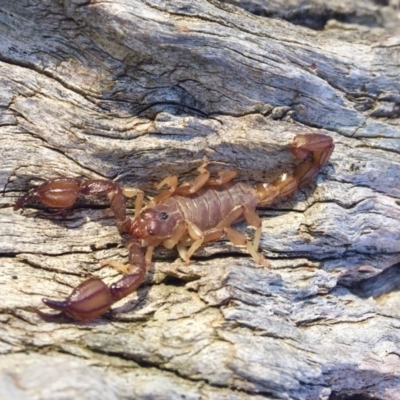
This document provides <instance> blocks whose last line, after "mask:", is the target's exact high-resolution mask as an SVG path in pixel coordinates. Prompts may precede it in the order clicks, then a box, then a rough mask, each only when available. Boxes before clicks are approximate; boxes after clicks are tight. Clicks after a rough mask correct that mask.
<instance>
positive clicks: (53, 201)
mask: <svg viewBox="0 0 400 400" xmlns="http://www.w3.org/2000/svg"><path fill="white" fill-rule="evenodd" d="M333 149H334V143H333V140H332V138H331V137H329V136H326V135H323V134H308V135H303V134H298V135H296V136H295V138H294V140H293V142H292V144H291V145H290V150H291V152H292V154H293V155H294V156H295V157H296V158H297V159H299V160H301V162H300V163H299V164H298V165H297V167H296V168H295V170H294V172H293V173H291V174H290V173H284V174H282V175H280V176H279V177H278V178H277V179H275V180H274V181H273V182H271V183H259V184H256V185H255V186H251V185H249V184H247V183H244V182H236V181H234V178H235V177H236V175H237V172H236V171H232V170H230V171H221V172H219V173H218V174H217V176H216V177H213V178H211V177H210V172H209V171H208V170H207V168H206V167H207V163H204V164H202V165H201V166H200V167H199V168H198V169H197V170H198V172H199V174H198V176H197V177H196V178H195V179H193V180H191V181H188V182H185V183H183V184H181V185H179V184H178V178H177V176H168V177H167V178H165V179H164V180H163V181H162V182H160V183H159V184H158V186H157V189H159V190H160V189H162V188H165V189H163V190H162V191H160V193H159V194H158V195H157V196H156V197H154V198H153V199H152V200H151V201H150V202H149V203H148V204H147V205H146V206H143V200H144V193H143V191H141V190H139V189H138V188H134V187H123V186H119V185H118V184H116V183H115V182H112V181H109V180H106V179H85V178H81V177H80V178H68V177H59V178H55V179H51V180H48V181H46V182H44V183H43V184H41V185H40V186H38V187H37V188H35V189H32V190H30V191H29V192H27V193H26V194H25V195H23V196H22V197H20V198H19V199H18V201H17V202H16V203H15V205H14V210H15V211H17V210H19V209H21V208H23V207H24V206H25V205H26V204H27V203H29V202H40V203H42V204H43V205H44V206H45V207H48V208H51V209H56V210H65V209H68V208H69V207H71V206H72V205H73V204H74V203H75V201H76V200H77V197H78V195H84V196H87V195H96V196H107V197H108V198H109V201H110V209H111V210H112V212H113V213H114V215H115V218H116V220H117V227H118V229H119V231H120V232H121V233H126V234H128V239H127V240H126V242H125V246H126V247H127V249H128V260H129V263H128V264H127V265H124V264H122V263H119V262H116V261H112V260H107V261H103V262H102V263H101V264H102V265H110V266H112V267H114V268H117V269H119V270H121V271H122V272H124V275H123V276H122V278H121V279H120V280H118V281H117V282H115V283H112V284H111V285H110V286H107V285H106V284H105V283H104V282H103V281H102V280H101V279H100V278H97V277H90V278H88V279H87V280H85V281H84V282H82V283H81V284H80V285H78V286H77V287H76V288H74V289H73V291H72V293H71V294H70V295H69V296H68V297H67V298H66V299H65V300H63V301H55V300H51V299H46V298H45V299H42V301H43V303H44V304H45V305H46V306H48V307H49V308H51V309H53V310H57V311H59V314H56V315H57V316H60V315H61V316H65V317H67V318H69V319H72V320H76V321H87V320H91V319H93V318H96V317H99V316H101V315H103V314H105V313H106V312H108V311H109V310H110V308H111V306H112V305H113V304H114V303H115V302H117V301H119V300H121V299H122V298H124V297H126V296H128V295H129V294H131V293H133V292H134V291H136V289H137V288H138V287H139V285H140V284H141V283H142V282H143V280H144V278H145V275H146V272H147V270H148V269H149V267H150V265H151V260H152V255H153V250H154V248H155V247H157V246H160V245H162V246H164V247H165V248H167V249H172V248H173V247H175V246H176V247H177V250H178V253H179V255H180V257H181V258H182V259H183V260H184V261H185V262H186V263H187V264H188V263H189V260H190V258H191V257H192V255H193V254H194V253H195V252H196V250H197V249H198V248H199V247H200V246H201V245H202V244H204V243H208V242H212V241H215V240H217V239H219V238H221V237H226V238H227V239H228V240H230V241H231V242H232V243H233V244H234V245H236V246H246V248H247V251H248V253H249V254H250V255H251V257H252V258H253V259H254V261H255V262H256V263H258V264H261V265H265V266H267V267H270V265H269V263H268V261H267V260H266V259H265V258H264V257H263V256H262V254H261V253H259V252H258V246H259V241H260V236H261V219H260V217H259V216H258V215H257V213H256V207H258V206H266V205H269V204H271V203H272V202H273V201H274V200H276V199H278V198H282V197H285V196H288V195H290V194H292V193H293V192H294V191H295V190H296V189H297V188H298V187H299V186H300V185H304V184H306V183H308V182H309V181H310V180H311V179H312V178H313V177H314V176H315V175H317V173H318V172H319V170H320V169H321V167H323V166H324V165H325V164H326V163H327V162H328V160H329V158H330V156H331V154H332V151H333ZM133 197H136V198H135V203H134V206H135V214H134V217H133V218H131V217H129V216H128V214H127V200H128V198H133ZM241 219H245V220H246V221H247V223H248V224H249V225H251V226H252V227H254V228H255V234H254V239H253V241H249V240H248V239H247V237H246V236H245V235H244V234H243V233H241V232H239V231H237V230H235V229H233V228H232V227H231V225H232V224H234V223H235V222H237V221H239V220H241ZM144 249H146V251H144ZM38 312H39V311H38ZM39 314H40V315H42V316H43V317H44V316H54V314H47V313H43V312H41V311H40V312H39Z"/></svg>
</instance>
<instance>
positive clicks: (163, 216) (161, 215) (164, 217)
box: [158, 211, 168, 220]
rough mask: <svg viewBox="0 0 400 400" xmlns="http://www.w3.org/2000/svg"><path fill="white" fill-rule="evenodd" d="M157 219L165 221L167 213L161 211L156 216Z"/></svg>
mask: <svg viewBox="0 0 400 400" xmlns="http://www.w3.org/2000/svg"><path fill="white" fill-rule="evenodd" d="M158 219H162V220H166V219H168V213H166V212H165V211H161V212H160V214H158Z"/></svg>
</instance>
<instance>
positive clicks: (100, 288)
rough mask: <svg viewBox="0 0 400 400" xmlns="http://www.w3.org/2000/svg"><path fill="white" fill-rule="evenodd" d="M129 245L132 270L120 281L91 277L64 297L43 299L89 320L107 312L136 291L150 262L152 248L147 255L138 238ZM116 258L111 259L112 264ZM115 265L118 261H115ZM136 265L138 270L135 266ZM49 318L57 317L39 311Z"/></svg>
mask: <svg viewBox="0 0 400 400" xmlns="http://www.w3.org/2000/svg"><path fill="white" fill-rule="evenodd" d="M126 246H127V247H128V249H129V264H130V268H129V270H130V271H129V272H130V273H128V274H126V275H124V276H123V277H122V278H121V279H120V280H119V281H117V282H115V283H113V284H111V285H110V286H107V285H106V284H105V283H104V282H103V281H102V280H101V279H100V278H94V277H92V278H89V279H87V280H86V281H84V282H82V283H81V284H80V285H79V286H77V287H76V288H75V289H74V290H73V291H72V293H71V294H70V295H69V296H68V298H67V299H66V300H64V301H55V300H50V299H43V303H44V304H46V305H47V306H48V307H50V308H52V309H54V310H57V311H61V315H65V316H67V317H69V318H71V319H73V320H77V321H87V320H90V319H93V318H96V317H99V316H100V315H102V314H104V313H105V312H107V311H108V310H109V309H110V307H111V305H112V304H114V303H115V302H117V301H119V300H121V299H122V298H124V297H126V296H128V295H129V294H130V293H132V292H134V291H135V290H136V289H137V288H138V287H139V285H140V284H141V283H142V282H143V279H144V277H145V274H146V270H147V265H149V264H150V262H151V260H149V258H151V250H152V249H151V250H148V253H149V254H146V256H145V255H144V254H143V251H142V249H141V247H140V245H139V243H138V242H137V241H135V240H134V239H131V240H130V241H128V242H127V244H126ZM111 263H112V262H110V264H111ZM114 266H115V265H114ZM134 267H136V269H135V271H134V272H132V270H133V269H134ZM39 314H40V315H41V316H43V317H45V318H48V317H53V316H52V315H49V314H47V313H43V312H41V311H40V312H39Z"/></svg>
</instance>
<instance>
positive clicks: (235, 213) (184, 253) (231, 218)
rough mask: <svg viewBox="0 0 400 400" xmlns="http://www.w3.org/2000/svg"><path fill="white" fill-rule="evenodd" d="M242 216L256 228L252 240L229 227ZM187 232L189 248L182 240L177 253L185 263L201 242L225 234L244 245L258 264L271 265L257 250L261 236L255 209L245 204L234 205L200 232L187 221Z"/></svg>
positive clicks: (258, 218) (259, 222)
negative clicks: (215, 222) (217, 221)
mask: <svg viewBox="0 0 400 400" xmlns="http://www.w3.org/2000/svg"><path fill="white" fill-rule="evenodd" d="M242 216H243V217H244V218H245V219H246V221H247V222H248V223H249V224H250V225H251V226H253V227H255V228H256V232H255V235H254V241H253V242H250V241H249V240H248V239H247V238H246V236H245V235H243V233H240V232H238V231H236V230H235V229H233V228H231V227H230V226H231V225H232V224H233V223H234V222H235V221H237V220H238V219H240V218H241V217H242ZM188 234H189V239H191V240H194V242H192V243H191V244H190V247H189V249H188V248H187V245H185V244H186V243H184V242H183V241H182V242H181V243H178V251H179V255H180V256H181V257H182V259H183V260H185V262H186V263H187V264H188V263H189V260H190V258H191V257H192V255H193V254H194V253H195V251H196V250H197V249H198V248H199V247H200V246H201V245H202V244H203V243H207V242H212V241H214V240H217V239H219V238H221V237H223V236H226V237H227V238H228V239H229V240H230V241H231V242H232V243H233V244H234V245H236V246H246V247H247V251H248V252H249V254H250V255H251V256H252V257H253V259H254V260H255V261H256V262H257V263H258V264H261V265H264V266H267V267H270V266H271V265H270V263H269V262H268V261H266V260H265V259H264V257H263V255H262V254H260V253H258V251H257V249H258V245H259V242H260V236H261V219H260V217H259V216H258V215H257V213H256V212H255V210H253V209H252V208H250V207H248V206H247V205H245V204H240V205H238V206H237V207H235V208H234V209H233V210H232V211H231V212H230V213H229V214H228V215H227V216H226V217H225V218H224V219H223V220H222V221H221V222H220V223H219V224H218V225H217V226H216V227H215V228H212V229H209V230H207V231H204V232H201V230H200V229H199V228H198V227H197V226H196V225H194V224H192V223H188Z"/></svg>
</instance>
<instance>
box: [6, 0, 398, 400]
mask: <svg viewBox="0 0 400 400" xmlns="http://www.w3.org/2000/svg"><path fill="white" fill-rule="evenodd" d="M235 3H236V4H238V5H241V6H243V7H245V8H247V9H248V10H249V11H252V12H255V13H258V14H261V16H257V15H253V14H251V13H249V12H247V11H245V10H243V9H240V8H238V7H235V6H232V5H228V4H225V3H224V2H218V1H216V0H208V1H206V0H199V1H196V2H191V1H188V0H181V1H171V2H169V1H160V0H148V1H140V0H129V1H128V0H115V1H113V2H101V1H87V0H86V1H85V0H64V1H62V0H56V1H45V0H43V1H40V2H34V1H31V0H21V1H7V0H0V28H1V40H0V110H1V111H0V139H1V146H0V152H1V153H0V154H1V161H2V162H1V169H0V185H1V187H2V188H3V196H2V197H0V201H1V203H0V204H1V208H0V252H1V270H0V271H1V272H0V280H1V284H2V291H1V294H0V296H1V302H0V304H1V305H0V318H1V325H0V329H1V341H0V352H1V356H0V398H6V399H10V398H13V399H52V400H54V399H66V398H68V399H69V398H79V399H97V398H99V399H100V398H101V399H117V398H118V399H120V398H121V399H149V398H151V399H153V398H162V399H177V398H182V399H183V398H185V399H200V398H201V399H248V398H252V399H273V398H279V399H311V400H313V399H324V400H328V399H329V400H334V399H350V398H355V397H351V396H352V395H359V396H360V397H357V398H358V399H372V398H373V399H381V400H382V399H390V400H394V399H400V395H399V393H400V390H399V387H400V375H399V372H398V371H399V370H400V360H399V350H398V348H397V344H398V342H399V341H400V333H399V327H400V323H399V316H400V311H399V309H400V308H399V305H400V300H399V294H398V292H397V290H398V287H399V285H398V282H399V277H400V271H399V269H400V264H399V262H400V229H399V224H400V184H399V177H400V127H399V121H400V79H399V78H400V39H399V36H396V35H397V32H398V28H397V25H396V23H395V21H396V18H398V14H396V13H398V12H399V4H398V3H397V4H396V2H391V3H389V2H373V1H364V2H362V5H361V3H360V6H359V7H358V8H357V4H358V3H359V2H354V1H353V2H350V1H343V2H332V3H331V4H330V5H329V6H328V5H326V4H324V3H322V2H320V1H314V2H309V3H307V4H308V6H307V7H306V6H305V5H304V2H295V1H291V2H285V5H281V4H280V3H278V2H274V3H269V6H268V7H270V8H271V7H277V4H280V7H277V8H276V9H277V10H279V12H275V13H274V12H272V11H271V9H269V11H270V12H260V11H259V10H260V9H262V10H265V9H267V8H268V7H267V5H266V4H264V3H262V2H258V3H257V2H246V3H245V2H235ZM300 3H301V4H300ZM260 7H261V8H260ZM396 7H397V8H396ZM254 10H256V11H254ZM257 10H258V11H257ZM293 10H297V12H294V11H293ZM327 10H328V11H327ZM338 10H339V11H340V12H339V11H338ZM355 10H357V12H358V14H357V13H356V14H355ZM263 15H264V16H263ZM293 15H295V16H296V18H294V17H293ZM366 15H369V16H371V17H370V18H365V16H366ZM266 16H267V17H266ZM360 16H361V17H360ZM274 17H280V18H286V17H287V19H288V20H292V21H293V22H294V23H296V24H292V23H291V22H288V21H284V20H282V19H276V18H274ZM334 18H336V19H334ZM371 18H372V19H371ZM313 19H314V22H315V23H314V24H313V23H312V20H313ZM310 21H311V22H310ZM301 24H303V25H306V26H308V27H304V26H301ZM310 27H311V28H313V29H310ZM317 132H318V133H324V134H327V135H329V136H331V137H332V138H333V139H334V141H335V146H336V147H335V151H334V153H333V155H332V157H331V161H330V162H329V164H328V165H327V166H325V167H324V168H323V169H322V171H321V172H320V174H319V175H318V177H317V178H316V179H315V180H314V181H313V182H312V183H310V184H309V185H307V186H305V187H302V188H301V189H300V190H299V191H298V192H296V193H295V194H294V195H293V196H291V197H290V198H288V199H284V200H281V201H278V202H277V203H275V204H274V205H273V206H271V207H268V208H264V209H260V210H259V215H260V216H261V217H262V223H263V234H262V238H261V243H260V251H262V253H263V254H264V255H265V256H266V257H267V258H268V259H269V260H270V262H271V264H272V269H271V270H268V269H267V268H265V267H262V266H258V265H255V263H254V261H253V260H252V259H251V258H249V257H248V256H247V255H246V253H245V251H244V250H243V249H241V248H236V247H234V246H232V245H230V244H229V243H228V242H227V241H224V240H221V241H218V242H215V243H212V244H210V245H207V246H204V247H202V248H201V249H200V251H199V252H198V253H196V257H194V258H193V260H192V262H191V264H190V265H189V266H186V265H184V263H182V262H181V261H179V260H178V259H177V254H176V252H174V251H166V250H162V249H157V252H156V254H155V257H154V262H153V265H152V267H151V270H150V272H149V274H148V276H147V278H146V281H145V282H144V284H143V285H142V286H141V287H140V289H139V290H138V291H137V293H135V294H134V295H131V296H129V297H128V298H126V299H124V300H123V301H121V302H120V303H118V304H117V305H116V306H115V307H114V308H113V311H112V313H111V314H109V315H106V316H105V317H103V318H99V319H97V320H95V321H92V322H90V323H73V322H56V321H53V322H46V321H43V320H42V319H41V318H40V317H39V316H38V315H37V314H36V313H35V312H34V308H35V307H39V308H40V309H42V310H44V306H43V304H42V303H41V298H42V297H47V298H54V299H61V298H64V297H65V296H67V295H68V294H69V293H70V291H71V290H72V288H73V287H75V286H76V285H77V284H79V283H80V282H82V281H83V280H84V279H85V278H86V277H88V276H92V275H95V276H99V277H101V278H103V279H104V280H105V281H106V282H107V283H110V282H112V281H115V280H116V279H118V275H119V274H118V273H117V272H116V271H115V270H114V269H112V268H108V267H105V268H100V266H99V262H100V261H101V260H105V259H116V260H120V261H126V255H127V252H126V250H125V249H124V248H123V247H122V245H121V237H120V234H119V233H118V230H117V228H116V225H115V220H114V218H113V216H110V215H108V214H107V215H105V213H104V210H105V209H106V208H107V204H106V203H105V202H104V201H102V200H99V199H88V198H85V199H81V200H80V201H79V202H78V204H77V205H76V207H75V208H74V210H72V211H71V212H68V213H66V215H54V214H50V215H49V214H47V215H44V212H43V210H38V208H39V209H40V206H38V207H34V206H33V205H32V206H29V207H27V209H26V210H25V211H24V212H23V213H20V212H14V211H13V209H12V207H13V204H14V203H15V201H16V199H17V198H18V197H19V196H21V195H22V194H24V193H26V191H27V190H28V189H29V188H30V187H31V185H34V184H38V183H40V182H42V181H43V180H46V179H50V178H54V177H57V176H60V175H66V176H86V177H91V178H106V179H112V180H117V181H118V183H120V184H121V185H130V186H137V187H140V188H142V189H143V190H144V191H145V192H146V194H148V195H149V196H153V195H154V194H155V193H156V191H155V189H154V183H156V182H159V181H161V180H162V179H163V178H165V177H166V176H168V175H173V174H177V175H180V176H181V177H182V179H183V180H185V179H189V178H190V176H192V175H193V174H194V173H195V169H196V168H197V167H198V166H199V165H200V164H201V163H202V162H203V161H204V160H207V161H210V168H211V170H213V171H218V170H221V169H236V170H237V171H238V173H239V174H238V179H239V180H243V181H246V182H250V183H256V182H268V181H272V180H273V179H275V178H276V177H277V176H278V175H279V174H281V173H284V172H290V171H292V170H293V169H294V167H295V165H296V160H294V159H293V156H292V155H291V154H290V152H289V150H288V146H289V145H290V143H291V141H292V140H293V138H294V136H295V135H296V134H304V133H317ZM238 229H240V230H242V231H243V232H245V233H246V235H248V236H249V237H252V235H253V233H254V231H253V230H252V229H251V228H249V227H247V226H246V224H244V223H242V224H239V225H238ZM396 263H397V264H396Z"/></svg>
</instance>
